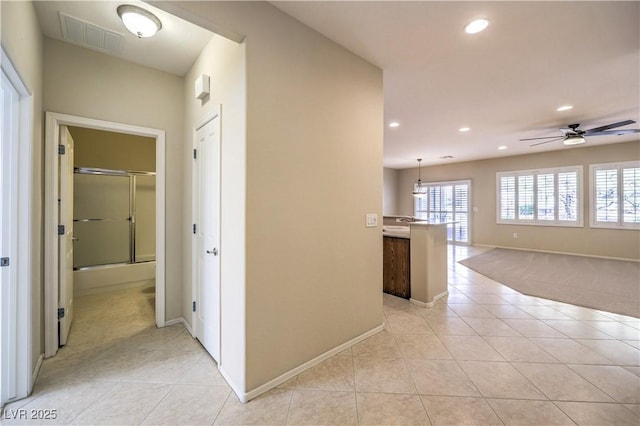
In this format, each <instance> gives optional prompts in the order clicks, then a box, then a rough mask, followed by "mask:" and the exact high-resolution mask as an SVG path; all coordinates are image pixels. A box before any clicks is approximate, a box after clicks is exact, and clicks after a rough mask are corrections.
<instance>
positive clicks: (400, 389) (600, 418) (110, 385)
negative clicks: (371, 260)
mask: <svg viewBox="0 0 640 426" xmlns="http://www.w3.org/2000/svg"><path fill="white" fill-rule="evenodd" d="M480 251H482V249H479V248H475V247H450V248H449V265H450V266H449V290H450V295H449V296H448V297H447V298H446V299H443V300H441V301H439V302H438V303H437V304H436V306H435V307H433V308H431V309H423V308H420V307H417V306H415V305H413V304H410V303H409V302H408V301H406V300H404V299H399V298H396V297H393V296H388V295H384V316H385V330H384V331H383V332H381V333H379V334H377V335H375V336H372V337H371V338H369V339H367V340H365V341H363V342H360V343H358V344H357V345H355V346H353V347H351V348H349V349H348V350H346V351H343V352H342V353H340V354H338V355H336V356H334V357H332V358H329V359H327V360H326V361H324V362H322V363H320V364H319V365H317V366H315V367H313V368H311V369H309V370H307V371H305V372H303V373H301V374H299V375H298V376H296V377H294V378H292V379H291V380H289V381H287V382H285V383H283V384H282V385H281V386H279V387H278V388H277V389H274V390H272V391H269V392H267V393H266V394H264V395H262V396H260V397H258V398H256V399H255V400H253V401H251V402H249V403H247V404H241V403H239V401H238V399H237V398H236V396H235V395H234V394H233V393H232V392H231V390H230V388H229V387H228V386H227V384H226V383H225V381H224V380H223V379H222V377H221V376H220V374H219V373H218V371H217V369H216V365H215V363H214V361H213V360H212V359H211V358H210V357H209V356H208V354H206V353H205V351H204V350H203V349H202V347H201V346H200V345H199V344H198V342H197V341H196V340H194V339H192V338H191V336H190V335H189V333H188V332H187V331H186V330H185V329H184V327H183V326H181V325H177V326H172V327H167V328H164V329H156V328H155V327H154V325H153V305H154V301H153V296H152V293H147V292H145V290H144V289H135V290H123V291H118V292H113V293H109V294H101V295H91V296H85V297H83V298H81V299H80V301H79V303H78V310H77V314H76V315H77V318H76V320H75V322H74V326H73V328H72V331H71V336H70V341H69V345H67V346H66V347H64V348H62V349H61V350H60V352H59V355H58V356H57V357H55V358H52V359H49V360H46V361H45V362H44V365H43V367H42V371H41V373H40V376H39V377H38V381H37V384H36V389H35V392H34V394H33V395H32V396H31V397H30V398H28V399H25V400H22V401H18V402H15V403H13V404H10V405H9V406H8V407H7V409H8V410H18V409H25V410H27V413H30V412H31V410H38V409H40V410H57V411H56V413H57V419H55V421H31V422H30V423H32V424H50V423H70V424H208V425H211V424H254V425H267V424H268V425H274V424H308V425H310V424H316V425H317V424H334V425H337V424H352V425H355V424H360V425H373V424H377V425H389V424H404V425H430V424H433V425H438V424H445V425H456V424H466V425H471V424H477V425H502V424H506V425H511V424H530V425H534V424H536V425H537V424H545V425H551V424H566V425H576V424H578V425H583V424H584V425H588V424H593V425H605V424H620V425H634V426H637V425H638V423H639V416H640V378H639V376H640V320H639V319H637V318H632V317H625V316H621V315H616V314H610V313H607V312H601V311H595V310H593V309H587V308H581V307H577V306H572V305H568V304H564V303H557V302H553V301H549V300H544V299H538V298H534V297H529V296H524V295H521V294H519V293H517V292H516V291H514V290H512V289H510V288H508V287H505V286H503V285H501V284H499V283H497V282H495V281H492V280H490V279H488V278H486V277H484V276H482V275H479V274H477V273H475V272H473V271H471V270H470V269H467V268H466V267H464V266H462V265H460V264H458V263H456V261H457V260H460V259H462V258H465V257H467V256H469V255H472V254H476V253H478V252H480ZM127 306H128V307H127ZM133 307H135V309H131V308H133ZM134 311H135V312H137V313H136V314H130V315H124V314H121V313H120V312H134ZM24 423H29V422H25V421H20V420H15V421H14V420H3V424H24Z"/></svg>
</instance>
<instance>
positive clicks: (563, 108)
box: [556, 105, 573, 112]
mask: <svg viewBox="0 0 640 426" xmlns="http://www.w3.org/2000/svg"><path fill="white" fill-rule="evenodd" d="M572 108H573V105H562V106H559V107H558V108H556V111H558V112H562V111H569V110H570V109H572Z"/></svg>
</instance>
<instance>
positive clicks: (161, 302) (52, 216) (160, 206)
mask: <svg viewBox="0 0 640 426" xmlns="http://www.w3.org/2000/svg"><path fill="white" fill-rule="evenodd" d="M45 122H46V123H45V146H44V148H45V151H44V169H45V172H44V173H45V174H44V181H45V186H44V198H45V200H44V203H45V204H44V349H45V357H46V358H48V357H52V356H54V355H55V354H56V352H57V351H58V290H59V282H58V267H59V263H58V258H59V252H58V232H57V228H58V220H59V218H58V196H59V194H58V179H59V177H60V170H59V169H58V144H59V140H60V126H62V125H65V126H75V127H84V128H89V129H96V130H105V131H109V132H118V133H128V134H132V135H138V136H146V137H151V138H154V139H155V140H156V306H155V311H156V326H158V327H164V326H165V201H166V200H165V186H166V183H165V176H166V169H165V168H166V156H165V131H164V130H160V129H153V128H149V127H140V126H134V125H130V124H125V123H116V122H113V121H104V120H97V119H93V118H87V117H80V116H76V115H69V114H60V113H56V112H46V118H45Z"/></svg>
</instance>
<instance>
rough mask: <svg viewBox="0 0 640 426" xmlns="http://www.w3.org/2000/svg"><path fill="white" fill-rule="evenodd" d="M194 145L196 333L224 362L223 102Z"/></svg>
mask: <svg viewBox="0 0 640 426" xmlns="http://www.w3.org/2000/svg"><path fill="white" fill-rule="evenodd" d="M194 130H195V132H194V149H193V154H194V155H193V160H194V166H193V191H194V196H193V215H194V216H193V236H194V239H193V246H192V248H193V265H192V272H193V285H192V291H193V299H194V302H193V317H192V324H193V327H194V330H193V332H194V336H195V337H196V338H197V339H198V340H199V341H200V343H202V346H204V348H205V349H206V350H207V352H209V354H210V355H211V356H212V357H213V359H214V360H215V361H216V362H217V363H218V364H219V363H220V106H219V105H218V106H217V107H216V108H215V109H214V111H213V112H212V114H211V115H210V116H209V117H207V118H206V119H204V120H203V121H202V122H201V123H200V124H198V125H197V126H196V127H195V129H194Z"/></svg>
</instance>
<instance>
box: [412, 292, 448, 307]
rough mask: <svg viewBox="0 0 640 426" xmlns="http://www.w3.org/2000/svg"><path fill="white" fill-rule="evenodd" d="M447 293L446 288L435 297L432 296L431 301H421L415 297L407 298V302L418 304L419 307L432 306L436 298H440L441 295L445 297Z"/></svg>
mask: <svg viewBox="0 0 640 426" xmlns="http://www.w3.org/2000/svg"><path fill="white" fill-rule="evenodd" d="M448 294H449V291H448V290H447V291H443V292H442V293H440V294H438V295H437V296H436V297H434V298H433V300H432V301H431V302H422V301H420V300H416V299H409V302H411V303H413V304H414V305H418V306H420V307H423V308H433V307H434V306H435V304H436V302H437V301H438V300H440V299H442V298H443V297H446V296H447V295H448Z"/></svg>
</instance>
